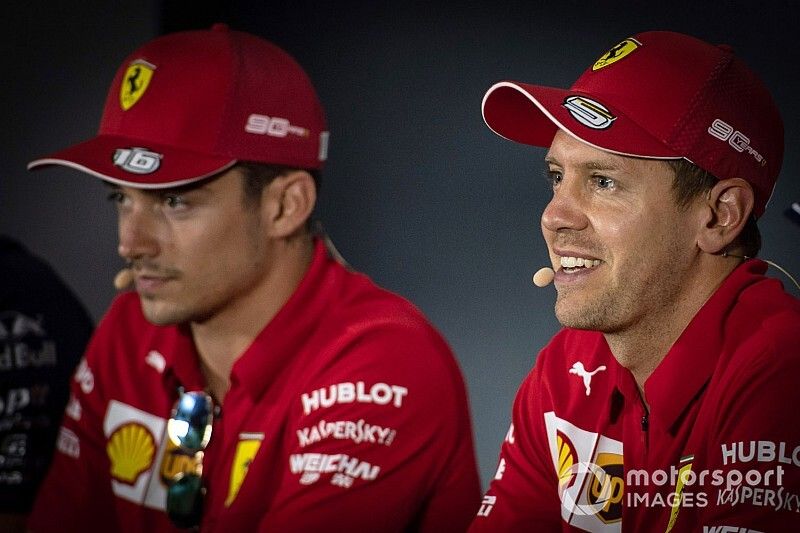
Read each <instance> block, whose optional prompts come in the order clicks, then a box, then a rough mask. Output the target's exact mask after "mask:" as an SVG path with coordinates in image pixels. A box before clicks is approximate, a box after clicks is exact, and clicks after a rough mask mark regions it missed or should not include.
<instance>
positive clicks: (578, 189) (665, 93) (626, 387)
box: [472, 32, 800, 532]
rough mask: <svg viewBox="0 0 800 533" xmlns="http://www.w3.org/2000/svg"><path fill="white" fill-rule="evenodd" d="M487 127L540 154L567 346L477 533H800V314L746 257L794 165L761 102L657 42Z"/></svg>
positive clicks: (518, 420) (536, 377)
mask: <svg viewBox="0 0 800 533" xmlns="http://www.w3.org/2000/svg"><path fill="white" fill-rule="evenodd" d="M483 116H484V119H485V121H486V123H487V124H488V125H489V127H490V128H491V129H492V130H493V131H495V132H496V133H498V134H499V135H501V136H502V137H505V138H508V139H511V140H514V141H517V142H521V143H525V144H530V145H534V146H541V147H545V148H548V152H547V155H546V157H545V163H546V165H547V175H548V177H549V181H550V184H551V185H552V199H551V200H550V203H549V204H548V205H547V207H546V208H545V211H544V213H543V214H542V220H541V224H542V232H543V234H544V237H545V241H546V243H547V246H548V250H549V253H550V258H551V261H552V265H553V271H554V272H553V271H550V275H549V276H546V275H545V276H543V277H544V278H545V279H541V278H539V277H538V276H537V281H539V282H540V283H541V284H546V283H547V282H549V281H551V280H552V279H553V278H554V281H555V286H556V290H557V293H558V296H557V299H556V304H555V312H556V316H557V318H558V320H559V321H560V322H561V323H562V324H563V325H564V329H563V330H561V331H560V332H559V333H558V334H557V335H556V336H555V337H554V338H553V339H552V340H551V341H550V343H549V344H548V345H547V346H546V347H545V348H544V349H543V350H542V351H541V352H540V354H539V356H538V357H537V359H536V364H535V366H534V368H533V370H532V371H531V373H530V374H529V375H528V377H527V378H526V379H525V380H524V382H523V384H522V386H521V388H520V390H519V392H518V394H517V398H516V400H515V402H514V406H513V417H512V425H511V428H510V429H509V431H508V434H507V437H506V439H505V442H504V443H503V446H502V450H501V453H500V462H499V466H498V469H497V473H496V475H495V477H494V480H493V481H492V484H491V487H490V488H489V490H488V492H487V493H486V495H485V497H484V499H483V502H482V505H481V508H480V510H479V511H478V515H477V517H476V519H475V521H474V522H473V526H472V529H473V530H474V531H545V530H547V531H551V530H562V531H621V530H622V531H661V532H664V531H701V530H702V531H734V530H735V531H787V530H795V529H797V528H798V526H800V411H798V410H797V409H795V408H794V405H793V404H794V402H795V401H796V400H797V398H798V395H797V383H798V381H797V376H798V375H800V327H798V325H799V324H800V302H798V301H797V300H796V299H795V298H793V297H791V296H789V295H787V294H786V293H785V292H784V291H783V288H782V286H781V284H780V282H778V281H777V280H774V279H770V278H767V277H765V276H764V272H765V270H766V268H767V265H766V264H765V263H764V262H762V261H759V260H757V259H754V258H753V257H754V256H755V255H756V254H757V253H758V250H759V247H760V236H759V233H758V228H757V226H756V218H757V217H758V216H760V215H761V214H762V213H763V212H764V209H765V207H766V204H767V201H768V199H769V197H770V195H771V193H772V190H773V188H774V186H775V181H776V179H777V176H778V173H779V170H780V167H781V160H782V157H783V126H782V122H781V119H780V116H779V113H778V110H777V109H776V107H775V105H774V103H773V101H772V98H771V97H770V95H769V93H768V92H767V90H766V88H765V87H764V86H763V84H762V83H761V82H760V81H759V80H758V79H757V78H756V76H755V75H754V74H753V73H752V71H750V70H749V69H748V68H747V67H746V66H745V65H744V63H742V61H741V60H740V59H738V58H737V57H736V56H735V55H734V54H733V52H732V50H731V49H730V48H729V47H727V46H712V45H710V44H707V43H705V42H703V41H700V40H698V39H695V38H692V37H689V36H686V35H681V34H677V33H671V32H647V33H641V34H638V35H635V36H633V37H631V38H628V39H625V40H624V41H622V42H621V43H619V44H617V45H616V46H614V47H613V48H612V49H611V50H609V51H608V52H607V53H605V54H603V55H602V56H601V57H600V58H599V59H598V60H597V61H596V62H595V63H594V64H593V65H592V66H591V67H590V68H589V69H587V70H586V71H585V72H584V74H583V75H582V76H581V77H580V78H579V79H578V80H577V81H576V82H575V84H574V85H573V86H572V87H571V88H570V89H568V90H563V89H556V88H550V87H541V86H534V85H528V84H523V83H516V82H501V83H498V84H496V85H494V86H493V87H492V88H490V89H489V91H488V92H487V93H486V96H485V97H484V100H483ZM553 274H554V276H553ZM548 278H549V279H548Z"/></svg>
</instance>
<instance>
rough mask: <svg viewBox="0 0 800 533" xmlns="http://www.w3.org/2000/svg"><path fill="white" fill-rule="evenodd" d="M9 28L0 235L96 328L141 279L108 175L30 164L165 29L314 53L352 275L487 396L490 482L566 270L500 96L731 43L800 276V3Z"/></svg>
mask: <svg viewBox="0 0 800 533" xmlns="http://www.w3.org/2000/svg"><path fill="white" fill-rule="evenodd" d="M198 4H199V3H198ZM2 21H3V22H2V30H3V31H2V37H0V39H2V41H1V42H2V50H3V65H4V68H3V74H4V76H3V78H4V79H3V81H2V84H0V91H2V92H0V119H2V124H3V128H2V169H3V174H2V177H0V232H2V233H6V234H9V235H11V236H14V237H16V238H18V239H20V240H22V241H23V242H24V243H25V244H26V245H27V246H28V247H30V248H31V249H32V250H33V251H34V252H36V253H38V254H39V255H41V256H43V257H44V258H46V259H47V260H48V261H49V262H50V263H51V264H52V265H53V266H54V267H55V268H56V270H58V271H59V272H60V274H61V275H62V276H63V277H64V278H65V280H66V281H67V283H68V284H69V285H70V286H71V287H72V288H73V289H74V290H75V292H76V293H77V294H78V295H79V296H80V297H81V298H82V300H83V301H84V302H85V303H86V305H87V307H88V308H89V310H90V311H91V313H92V315H93V316H94V317H95V319H98V318H99V317H100V316H101V315H102V313H103V311H104V309H105V308H106V307H107V305H108V303H109V301H110V299H111V298H112V297H113V295H114V291H113V288H112V286H111V279H112V277H113V275H114V273H115V272H116V271H117V269H118V268H119V266H120V265H121V260H120V259H119V258H118V257H117V256H116V225H115V214H114V211H113V208H112V206H111V205H110V204H109V203H108V202H106V200H105V198H104V193H103V188H102V187H101V186H100V185H99V183H98V182H97V181H96V180H94V179H91V178H89V177H87V176H84V175H81V174H79V173H77V172H74V171H70V170H66V169H51V170H47V171H43V172H36V173H31V174H29V173H27V172H26V171H25V164H26V163H27V161H29V160H30V159H32V158H34V157H36V156H39V155H42V154H44V153H46V152H48V151H51V150H54V149H57V148H61V147H63V146H66V145H68V144H72V143H74V142H77V141H79V140H83V139H84V138H88V137H90V136H91V135H93V134H94V132H95V131H96V128H97V124H98V122H99V118H100V114H101V110H102V104H103V100H104V98H105V93H106V91H107V88H108V85H109V84H110V82H111V79H112V77H113V75H114V72H115V70H116V68H117V67H118V66H119V64H120V62H121V61H122V60H123V59H124V57H125V56H126V55H127V54H128V53H129V52H130V51H132V50H133V49H134V48H136V47H138V46H139V45H140V44H142V43H144V42H145V41H147V40H149V39H150V38H152V37H154V36H156V35H159V34H161V33H165V32H168V31H176V30H180V29H188V28H204V27H208V26H210V24H211V23H212V22H215V21H223V22H227V23H229V24H230V25H231V26H232V27H233V28H235V29H241V30H246V31H250V32H253V33H256V34H260V35H262V36H264V37H266V38H268V39H269V40H271V41H273V42H275V43H276V44H278V45H279V46H281V47H283V48H284V49H286V50H287V51H288V52H289V53H291V54H292V55H294V56H295V58H296V59H297V60H298V61H299V62H300V63H301V64H302V65H303V66H304V67H305V69H306V70H307V72H308V73H309V75H310V77H311V79H312V80H313V81H314V83H315V85H316V87H317V89H318V92H319V95H320V98H321V99H322V102H323V105H324V106H325V108H326V111H327V117H328V123H329V126H330V130H331V145H330V157H329V161H328V164H327V166H326V168H325V171H324V175H323V180H324V184H323V190H322V198H321V200H320V205H319V216H320V218H321V219H322V221H323V222H324V223H325V226H326V228H327V230H328V232H329V233H330V234H331V236H332V238H333V240H334V242H336V244H337V246H338V247H339V249H340V251H341V252H342V254H343V255H344V256H345V258H347V259H348V260H349V262H350V263H351V264H352V265H354V266H355V267H356V268H357V269H359V270H361V271H364V272H366V273H367V274H369V275H370V276H372V277H373V278H374V279H375V280H376V281H377V282H378V283H380V284H381V285H384V286H386V287H388V288H390V289H392V290H394V291H396V292H399V293H401V294H403V295H404V296H406V297H408V298H410V299H411V300H412V301H414V302H415V303H416V304H417V305H418V306H419V307H420V308H421V309H422V310H423V311H424V312H425V313H426V314H427V315H428V316H429V317H430V318H431V320H432V321H433V322H434V323H435V324H436V325H437V326H438V327H439V329H440V330H441V331H442V332H443V333H444V335H445V336H446V337H447V338H448V340H449V341H450V343H451V345H452V347H453V349H454V350H455V352H456V354H457V356H458V358H459V361H460V362H461V365H462V368H463V370H464V373H465V376H466V379H467V385H468V388H469V391H470V396H471V408H472V412H473V415H474V421H475V432H476V436H477V447H478V459H479V462H480V466H481V474H482V477H483V480H484V483H487V482H488V480H489V479H490V478H491V476H492V475H493V473H494V469H495V465H496V457H497V451H498V448H499V444H500V442H501V441H502V438H503V436H504V435H505V431H506V429H507V426H508V421H509V412H510V406H511V402H512V400H513V396H514V393H515V391H516V389H517V386H518V385H519V382H520V381H521V380H522V378H523V376H524V375H525V374H526V373H527V371H528V370H529V368H530V367H531V365H532V364H533V360H534V357H535V354H536V352H537V351H538V350H539V349H540V348H541V347H542V346H543V345H544V344H545V343H546V342H547V340H548V338H549V337H550V336H551V335H552V334H553V333H554V332H555V331H556V329H557V323H556V322H555V319H554V318H553V313H552V305H553V301H554V291H553V289H552V288H547V289H536V288H535V287H533V286H532V285H531V283H530V281H529V280H530V276H531V274H532V273H533V272H535V271H536V270H537V269H538V268H539V267H540V266H542V265H545V264H547V255H546V250H545V247H544V242H543V240H542V237H541V234H540V231H539V216H540V214H541V210H542V208H543V207H544V205H545V203H546V199H547V197H548V192H547V188H546V186H545V184H544V180H543V179H541V176H542V174H543V165H542V163H541V159H542V157H543V155H544V152H543V150H540V149H534V148H530V147H525V146H521V145H516V144H513V143H510V142H507V141H504V140H502V139H500V138H499V137H497V136H495V135H494V134H492V133H491V132H490V131H489V129H488V128H486V126H485V125H484V124H483V121H482V119H481V114H480V103H481V98H482V97H483V94H484V92H485V91H486V89H487V88H488V87H489V86H490V85H491V84H493V83H494V82H496V81H499V80H502V79H516V80H521V81H529V82H536V83H542V84H548V85H555V86H563V87H567V86H569V85H570V84H571V82H572V81H574V79H575V78H577V76H578V75H579V74H580V73H581V72H582V71H583V69H584V68H586V67H588V66H589V65H590V64H591V63H592V62H594V60H595V59H596V58H597V57H599V56H600V54H601V53H603V52H605V51H606V50H607V49H608V48H610V47H611V46H612V45H614V44H616V43H617V42H619V41H621V40H622V39H624V38H625V37H628V36H630V35H632V34H634V33H638V32H640V31H646V30H653V29H669V30H675V31H682V32H685V33H690V34H693V35H696V36H698V37H700V38H703V39H705V40H708V41H711V42H725V43H728V44H731V45H732V46H733V47H734V48H735V49H736V50H737V51H738V52H739V54H740V55H741V56H742V57H743V58H744V59H745V61H747V62H748V64H750V65H751V66H752V67H753V68H754V70H756V71H757V72H758V73H759V74H760V75H761V76H762V78H763V79H764V80H765V82H766V84H767V86H768V87H769V88H770V90H771V91H772V93H773V95H774V97H775V99H776V100H777V102H778V106H779V107H780V108H781V110H782V113H783V118H784V122H785V126H786V147H787V149H786V156H785V160H784V167H783V171H782V174H781V180H780V181H779V183H778V188H777V190H776V192H775V194H774V196H773V199H772V202H771V204H770V206H769V208H768V210H767V214H766V215H765V216H764V217H763V218H762V219H761V221H760V223H759V225H760V227H761V229H762V233H763V235H764V248H763V251H762V256H763V257H765V258H769V259H772V260H774V261H776V262H778V263H779V264H781V265H783V266H784V267H786V268H788V269H789V270H790V271H792V272H794V273H795V274H800V256H798V243H800V226H793V225H792V223H791V222H790V221H789V220H788V219H787V218H786V217H784V216H783V214H782V211H783V210H784V209H785V208H786V207H787V206H788V205H789V204H790V203H791V202H792V201H800V181H798V179H797V174H798V169H799V167H800V158H799V157H798V150H796V148H795V147H796V146H797V145H798V143H799V142H800V127H798V124H797V119H798V117H799V116H800V112H799V110H798V96H799V95H800V82H799V81H798V65H800V46H798V45H797V43H796V39H795V32H796V30H797V28H798V23H799V22H800V8H798V7H796V6H794V5H790V2H758V3H754V4H750V3H745V2H737V3H725V2H714V3H713V6H712V5H711V3H710V2H709V3H708V4H706V3H702V2H686V1H673V2H669V3H655V2H576V1H563V0H562V1H550V2H536V1H531V0H529V1H516V2H502V1H499V0H494V1H490V0H485V1H478V0H476V1H473V2H435V1H428V2H380V1H377V0H373V1H365V2H351V1H336V2H327V3H324V2H316V3H315V2H307V1H294V2H291V3H289V2H286V3H284V2H268V1H262V2H236V1H233V2H226V3H225V6H224V7H213V6H212V7H207V8H202V9H201V8H198V7H196V6H194V5H191V6H190V5H189V4H188V3H180V2H158V1H154V0H150V1H148V2H119V3H111V2H99V1H96V0H95V1H82V2H77V1H74V2H59V3H56V2H47V1H44V0H34V1H29V2H10V3H8V4H7V5H5V6H4V10H3V15H2ZM664 268H669V265H664ZM773 275H775V276H778V277H781V276H780V274H778V273H777V272H774V271H773ZM782 279H784V280H785V278H782ZM785 284H786V282H785ZM792 290H793V292H794V294H798V291H797V290H796V289H792Z"/></svg>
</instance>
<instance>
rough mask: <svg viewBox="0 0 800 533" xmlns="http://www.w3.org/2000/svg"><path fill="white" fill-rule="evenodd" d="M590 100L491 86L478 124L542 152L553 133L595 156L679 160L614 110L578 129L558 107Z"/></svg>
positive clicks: (561, 92)
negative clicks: (561, 134) (590, 148)
mask: <svg viewBox="0 0 800 533" xmlns="http://www.w3.org/2000/svg"><path fill="white" fill-rule="evenodd" d="M576 96H577V97H586V98H588V99H593V98H595V97H593V96H592V95H589V94H586V93H582V92H580V91H571V90H565V89H557V88H554V87H543V86H539V85H529V84H526V83H517V82H512V81H502V82H499V83H496V84H494V85H493V86H492V87H491V88H489V90H488V91H487V92H486V95H485V96H484V97H483V104H482V110H483V120H484V121H485V122H486V125H487V126H489V128H490V129H491V130H492V131H494V132H495V133H496V134H498V135H500V136H501V137H505V138H506V139H509V140H512V141H516V142H519V143H523V144H530V145H533V146H541V147H544V148H548V147H549V146H550V144H551V143H552V141H553V137H554V136H555V134H556V131H558V130H559V129H561V130H563V131H564V132H566V133H568V134H569V135H571V136H573V137H575V138H576V139H578V140H580V141H583V142H584V143H586V144H589V145H591V146H593V147H595V148H598V149H600V150H604V151H606V152H612V153H615V154H619V155H624V156H629V157H644V158H653V159H679V158H680V157H681V156H680V155H678V154H677V153H675V152H674V151H672V150H670V149H669V148H668V147H667V146H666V145H665V144H664V143H663V142H661V141H659V140H658V139H655V138H653V137H652V136H651V135H650V134H649V133H647V132H646V131H645V130H643V129H642V128H640V127H639V126H638V125H637V124H636V123H635V122H633V121H632V120H630V119H629V118H627V117H626V116H625V114H624V113H623V112H622V111H621V110H619V109H613V108H610V107H607V110H608V111H609V112H610V115H611V116H612V117H613V118H610V119H609V120H608V122H609V123H608V125H606V126H605V127H596V128H591V127H587V126H584V125H582V124H581V123H580V122H579V121H578V120H577V119H576V118H574V116H573V115H572V114H571V113H570V111H569V110H568V109H567V107H566V106H565V105H564V104H565V102H566V101H567V98H570V97H576Z"/></svg>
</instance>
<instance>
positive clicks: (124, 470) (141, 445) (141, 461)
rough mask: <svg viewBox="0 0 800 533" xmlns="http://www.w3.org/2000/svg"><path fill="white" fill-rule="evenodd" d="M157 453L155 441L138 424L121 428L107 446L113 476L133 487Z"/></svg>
mask: <svg viewBox="0 0 800 533" xmlns="http://www.w3.org/2000/svg"><path fill="white" fill-rule="evenodd" d="M155 451H156V447H155V439H154V438H153V435H152V434H151V433H150V431H149V430H148V429H147V428H146V427H145V426H143V425H142V424H139V423H136V422H131V423H129V424H124V425H122V426H120V427H119V428H117V430H116V431H114V433H113V434H112V435H111V437H110V438H109V439H108V445H107V446H106V452H107V453H108V458H109V459H110V460H111V475H112V476H113V477H114V479H116V480H118V481H121V482H123V483H127V484H130V485H133V484H134V483H135V482H136V478H138V477H139V474H141V473H142V472H144V471H146V470H147V469H149V468H150V465H152V464H153V456H154V455H155Z"/></svg>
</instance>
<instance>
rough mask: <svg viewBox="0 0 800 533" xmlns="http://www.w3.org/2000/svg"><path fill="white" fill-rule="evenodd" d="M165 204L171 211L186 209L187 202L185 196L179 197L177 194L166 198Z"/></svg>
mask: <svg viewBox="0 0 800 533" xmlns="http://www.w3.org/2000/svg"><path fill="white" fill-rule="evenodd" d="M164 203H165V204H166V205H167V207H169V208H171V209H178V208H181V207H186V200H185V199H184V198H183V196H179V195H177V194H168V195H167V196H165V197H164Z"/></svg>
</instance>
